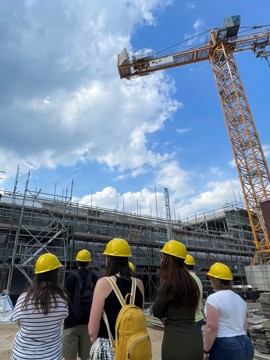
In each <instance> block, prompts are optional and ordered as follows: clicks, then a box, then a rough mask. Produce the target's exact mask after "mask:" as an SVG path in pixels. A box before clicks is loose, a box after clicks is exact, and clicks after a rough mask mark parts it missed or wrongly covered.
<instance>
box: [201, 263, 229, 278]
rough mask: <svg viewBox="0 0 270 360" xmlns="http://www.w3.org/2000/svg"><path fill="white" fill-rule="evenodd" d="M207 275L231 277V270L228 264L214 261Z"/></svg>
mask: <svg viewBox="0 0 270 360" xmlns="http://www.w3.org/2000/svg"><path fill="white" fill-rule="evenodd" d="M207 275H209V276H212V277H214V278H217V279H221V280H232V279H233V276H232V272H231V270H230V268H229V266H227V265H225V264H222V263H218V262H216V263H215V264H214V265H212V266H211V267H210V270H209V272H208V273H207Z"/></svg>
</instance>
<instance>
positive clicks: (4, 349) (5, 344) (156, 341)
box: [0, 323, 163, 360]
mask: <svg viewBox="0 0 270 360" xmlns="http://www.w3.org/2000/svg"><path fill="white" fill-rule="evenodd" d="M17 331H18V326H17V325H16V324H13V323H0V360H9V359H10V353H11V349H12V342H13V339H14V336H15V334H16V332H17ZM148 332H149V335H150V337H151V341H152V351H153V360H160V359H161V356H160V348H161V341H162V337H163V331H162V330H159V329H152V328H148Z"/></svg>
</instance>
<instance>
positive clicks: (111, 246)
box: [11, 238, 254, 360]
mask: <svg viewBox="0 0 270 360" xmlns="http://www.w3.org/2000/svg"><path fill="white" fill-rule="evenodd" d="M160 253H161V260H160V282H159V288H158V290H157V295H156V298H155V301H154V304H153V306H152V310H153V315H154V316H155V317H156V318H159V319H160V321H161V322H162V323H163V325H164V335H163V341H162V345H161V359H162V360H179V359H181V360H208V359H209V360H236V359H237V360H252V359H253V356H254V349H253V346H252V343H251V341H250V338H249V336H248V335H247V306H246V303H245V301H244V300H243V299H242V298H241V297H240V296H239V295H237V294H236V293H235V292H233V291H232V281H233V275H232V272H231V270H230V268H229V267H228V266H227V265H225V264H223V263H219V262H217V263H214V264H213V265H212V266H211V267H210V269H209V271H208V273H207V275H208V277H209V280H210V282H211V285H212V288H213V293H212V294H210V295H209V296H208V297H207V299H206V302H205V307H204V309H203V304H202V301H203V288H202V283H201V281H200V279H199V277H198V276H197V275H196V273H195V271H194V267H195V259H194V257H193V256H192V255H191V254H188V253H187V249H186V246H185V245H184V244H183V243H181V242H180V241H178V240H170V241H168V242H166V243H165V244H164V246H163V248H162V249H161V250H160ZM103 255H104V256H105V257H106V270H105V274H104V276H103V277H101V278H99V279H98V276H97V274H96V273H95V272H94V271H93V269H92V268H91V266H90V265H91V260H92V259H91V254H90V252H89V251H88V250H87V249H82V250H80V251H79V252H78V254H77V255H76V261H77V266H78V269H77V270H76V271H72V272H71V273H70V274H69V275H68V276H67V277H66V279H65V281H64V285H63V286H62V285H61V282H60V280H59V279H60V276H59V274H60V270H61V268H62V267H63V265H62V264H61V263H60V261H59V260H58V258H57V257H56V256H55V255H54V254H51V253H45V254H43V255H41V256H40V257H39V258H38V259H37V261H36V264H35V270H34V277H33V279H32V282H31V284H30V286H29V288H28V289H27V291H26V292H24V293H23V294H21V295H20V296H19V298H18V300H17V302H16V305H15V308H14V312H13V321H14V322H16V323H17V324H18V325H19V330H18V332H17V334H16V336H15V339H14V342H13V349H12V355H11V360H23V359H25V360H26V359H27V360H28V359H30V358H32V359H42V360H61V359H62V357H63V358H64V359H65V360H76V359H77V357H79V358H80V359H81V360H118V359H127V358H130V359H133V357H132V356H135V355H134V354H140V351H139V350H138V347H139V346H143V347H144V349H143V350H142V353H143V354H144V355H141V357H140V355H136V357H134V359H136V360H150V358H151V349H150V350H149V351H148V349H147V346H148V345H147V344H148V343H147V342H146V341H147V339H146V337H147V336H146V337H145V339H144V341H145V342H138V343H137V345H136V346H137V348H136V346H134V347H133V348H132V349H134V350H132V351H133V353H132V351H131V352H130V353H129V355H128V357H127V355H124V354H121V350H119V349H118V353H117V351H116V347H117V344H116V343H115V341H116V340H115V339H116V335H117V336H123V335H121V334H123V333H120V335H119V334H118V332H117V334H116V330H115V329H116V325H117V324H118V325H119V321H120V320H119V317H120V313H122V311H123V308H124V305H125V306H126V309H129V310H130V308H132V309H134V308H135V309H136V311H138V309H139V311H140V310H142V309H143V308H144V285H143V282H142V280H141V279H139V278H137V277H136V275H135V273H136V269H135V266H134V264H133V263H131V262H130V261H129V260H130V257H131V256H132V254H131V249H130V246H129V244H128V242H127V241H126V240H124V239H121V238H114V239H112V240H111V241H109V242H108V244H107V245H106V248H105V250H104V252H103ZM86 289H87V291H88V293H87V292H86ZM80 291H81V293H80ZM83 292H84V294H88V295H86V296H83ZM78 294H79V295H78ZM78 304H79V305H78ZM134 314H135V313H134ZM137 314H138V316H139V315H140V313H137ZM136 316H137V315H136ZM132 321H134V324H135V323H136V321H139V317H138V318H137V317H136V318H134V319H132ZM145 324H146V322H145ZM203 324H205V325H204V326H203ZM142 326H143V323H142ZM145 326H146V325H145ZM131 328H132V327H131ZM202 328H204V329H203V331H202ZM134 329H135V328H134ZM117 331H118V330H117ZM129 331H131V330H130V329H129ZM117 341H119V340H118V339H117ZM140 341H141V340H140ZM148 341H149V339H148ZM139 344H144V345H139ZM129 346H130V345H129ZM132 346H133V345H132ZM150 347H151V343H150ZM119 351H120V352H119ZM123 351H124V350H123ZM119 354H120V355H119ZM153 360H157V359H153Z"/></svg>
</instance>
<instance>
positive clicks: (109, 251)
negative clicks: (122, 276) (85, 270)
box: [103, 238, 132, 257]
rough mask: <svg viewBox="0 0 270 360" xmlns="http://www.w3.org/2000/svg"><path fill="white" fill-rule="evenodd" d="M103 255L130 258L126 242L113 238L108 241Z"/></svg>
mask: <svg viewBox="0 0 270 360" xmlns="http://www.w3.org/2000/svg"><path fill="white" fill-rule="evenodd" d="M103 255H109V256H119V257H129V256H132V254H131V251H130V247H129V245H128V242H127V241H126V240H124V239H120V238H114V239H112V240H111V241H109V242H108V244H107V246H106V249H105V251H104V253H103Z"/></svg>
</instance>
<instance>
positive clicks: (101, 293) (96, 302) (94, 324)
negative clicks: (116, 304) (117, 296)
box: [88, 278, 112, 342]
mask: <svg viewBox="0 0 270 360" xmlns="http://www.w3.org/2000/svg"><path fill="white" fill-rule="evenodd" d="M111 291H112V288H111V285H110V284H109V282H108V281H107V280H106V279H105V278H101V279H99V280H98V282H97V284H96V286H95V290H94V295H93V302H92V307H91V312H90V317H89V323H88V333H89V336H90V338H91V340H92V341H93V342H94V341H95V340H96V338H97V336H98V332H99V327H100V320H101V316H102V311H103V308H104V302H105V299H106V297H107V296H108V295H109V293H110V292H111Z"/></svg>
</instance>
